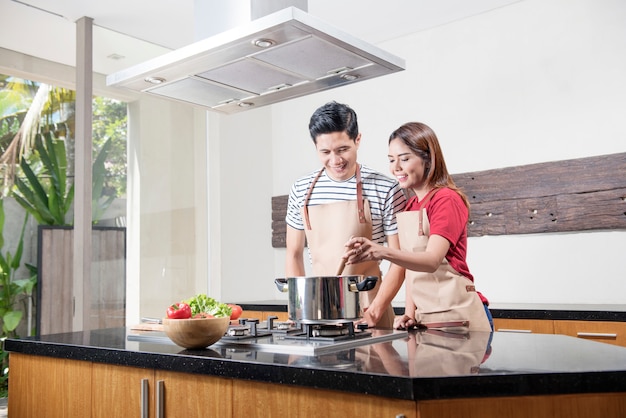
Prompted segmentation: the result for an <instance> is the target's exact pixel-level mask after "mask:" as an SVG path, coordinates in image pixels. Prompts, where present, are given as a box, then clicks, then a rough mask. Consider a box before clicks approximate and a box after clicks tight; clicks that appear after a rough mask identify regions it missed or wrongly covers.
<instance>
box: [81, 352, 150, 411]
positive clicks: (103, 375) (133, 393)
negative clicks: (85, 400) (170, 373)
mask: <svg viewBox="0 0 626 418" xmlns="http://www.w3.org/2000/svg"><path fill="white" fill-rule="evenodd" d="M91 381H92V405H93V408H92V415H91V416H92V417H93V418H100V417H102V418H106V417H125V416H126V417H141V418H148V417H156V414H155V400H156V394H155V390H154V387H155V384H154V381H155V380H154V370H151V369H140V368H136V367H124V366H113V365H110V364H101V363H94V364H93V367H92V380H91ZM85 416H87V415H85Z"/></svg>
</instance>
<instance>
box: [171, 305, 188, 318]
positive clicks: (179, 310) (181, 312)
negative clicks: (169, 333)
mask: <svg viewBox="0 0 626 418" xmlns="http://www.w3.org/2000/svg"><path fill="white" fill-rule="evenodd" d="M167 317H168V318H170V319H187V318H191V307H190V306H189V305H188V304H186V303H185V302H178V303H174V304H172V305H170V306H169V307H168V308H167Z"/></svg>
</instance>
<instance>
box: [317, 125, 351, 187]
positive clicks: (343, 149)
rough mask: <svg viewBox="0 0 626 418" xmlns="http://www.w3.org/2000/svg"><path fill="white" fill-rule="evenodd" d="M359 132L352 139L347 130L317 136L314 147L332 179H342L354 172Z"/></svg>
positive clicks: (346, 178) (347, 177)
mask: <svg viewBox="0 0 626 418" xmlns="http://www.w3.org/2000/svg"><path fill="white" fill-rule="evenodd" d="M360 141H361V134H359V135H358V136H357V137H356V139H355V140H354V141H353V140H351V139H350V137H349V136H348V133H347V132H345V131H344V132H331V133H328V134H322V135H319V136H318V137H317V141H316V142H315V148H317V155H318V157H319V159H320V162H321V163H322V164H323V165H324V168H325V169H326V173H327V174H328V175H329V176H330V178H332V179H333V180H337V181H344V180H348V179H349V178H350V177H352V176H354V173H356V158H357V150H358V149H359V143H360Z"/></svg>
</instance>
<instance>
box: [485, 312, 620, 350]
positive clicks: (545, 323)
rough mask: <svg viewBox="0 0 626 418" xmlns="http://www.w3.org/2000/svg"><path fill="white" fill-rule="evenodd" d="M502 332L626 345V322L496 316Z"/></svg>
mask: <svg viewBox="0 0 626 418" xmlns="http://www.w3.org/2000/svg"><path fill="white" fill-rule="evenodd" d="M493 325H494V328H495V330H496V331H500V332H533V333H537V334H562V335H570V336H572V337H578V338H585V339H589V340H594V341H598V342H603V343H608V344H615V345H619V346H622V347H626V322H612V321H567V320H551V319H508V318H494V319H493Z"/></svg>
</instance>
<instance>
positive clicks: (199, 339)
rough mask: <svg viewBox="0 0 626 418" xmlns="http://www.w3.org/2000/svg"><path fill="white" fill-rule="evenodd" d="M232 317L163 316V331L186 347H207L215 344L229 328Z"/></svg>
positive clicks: (178, 343) (177, 343)
mask: <svg viewBox="0 0 626 418" xmlns="http://www.w3.org/2000/svg"><path fill="white" fill-rule="evenodd" d="M229 324H230V318H229V317H224V318H195V319H194V318H190V319H170V318H163V331H164V332H165V335H167V336H168V337H169V339H170V340H172V341H173V342H174V344H176V345H179V346H181V347H184V348H205V347H208V346H210V345H211V344H215V343H216V342H217V341H219V339H220V338H222V337H223V336H224V334H225V333H226V331H227V330H228V325H229Z"/></svg>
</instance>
